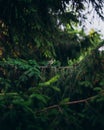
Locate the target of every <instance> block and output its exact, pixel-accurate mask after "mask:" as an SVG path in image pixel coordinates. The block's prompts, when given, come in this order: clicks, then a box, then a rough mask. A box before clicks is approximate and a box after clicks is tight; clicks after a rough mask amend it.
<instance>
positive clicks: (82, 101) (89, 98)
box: [37, 92, 104, 113]
mask: <svg viewBox="0 0 104 130" xmlns="http://www.w3.org/2000/svg"><path fill="white" fill-rule="evenodd" d="M98 95H99V94H97V95H95V96H91V97H88V98H85V99H81V100H76V101H69V102H66V103H63V104H56V105H53V106H49V107H46V108H44V109H42V110H40V111H38V112H37V113H40V112H45V111H48V110H50V109H54V108H57V109H59V108H60V107H61V106H63V105H73V104H79V103H87V102H88V101H90V100H92V99H95V98H96V97H97V96H98ZM100 95H104V92H102V93H100Z"/></svg>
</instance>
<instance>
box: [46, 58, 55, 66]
mask: <svg viewBox="0 0 104 130" xmlns="http://www.w3.org/2000/svg"><path fill="white" fill-rule="evenodd" d="M54 62H55V59H53V58H52V59H51V60H49V61H48V64H47V66H51V65H53V63H54Z"/></svg>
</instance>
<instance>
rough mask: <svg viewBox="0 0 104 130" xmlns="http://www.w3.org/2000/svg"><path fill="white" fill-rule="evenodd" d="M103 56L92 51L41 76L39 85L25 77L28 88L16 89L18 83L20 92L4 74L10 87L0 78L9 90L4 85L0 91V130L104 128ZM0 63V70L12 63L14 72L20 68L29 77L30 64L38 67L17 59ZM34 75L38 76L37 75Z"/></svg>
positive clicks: (32, 63) (33, 63)
mask: <svg viewBox="0 0 104 130" xmlns="http://www.w3.org/2000/svg"><path fill="white" fill-rule="evenodd" d="M103 57H104V56H103V54H102V55H100V53H98V52H97V51H96V50H95V51H93V52H92V53H91V55H89V56H87V57H86V58H85V59H84V60H83V61H82V62H81V63H80V64H78V65H77V66H76V67H75V66H73V68H69V70H66V71H65V70H63V71H60V72H59V74H58V75H56V76H54V77H52V78H51V79H50V80H48V81H47V80H46V79H45V80H46V81H45V82H43V81H42V79H41V81H40V83H39V84H35V85H33V84H32V82H31V80H30V78H31V76H30V77H27V78H28V79H29V80H30V82H29V85H30V86H29V87H28V88H27V87H26V85H27V84H23V86H22V88H21V89H19V87H20V86H21V83H20V84H19V85H20V86H19V85H18V87H17V88H18V90H19V91H17V89H16V87H14V86H13V81H12V79H11V78H10V75H8V77H7V78H9V86H8V85H5V84H7V83H6V82H5V81H3V80H2V79H1V81H2V82H0V84H1V85H2V84H3V83H5V84H4V86H6V87H7V88H8V89H4V87H3V89H1V93H0V117H1V118H0V129H2V130H5V129H10V130H34V129H36V130H49V129H50V130H54V129H55V130H63V129H65V130H68V129H70V130H78V129H79V130H83V129H89V130H93V129H95V130H97V129H98V128H99V130H102V129H103V128H104V116H103V115H104V112H103V108H104V105H103V104H104V79H103V77H104V67H103V66H104V63H103ZM89 62H90V64H89ZM1 63H2V67H3V71H4V70H5V69H6V70H8V69H7V66H9V67H10V66H12V68H13V67H14V66H15V67H17V71H16V72H15V71H14V73H17V72H18V71H20V70H21V71H22V72H23V76H27V75H28V76H29V75H30V73H25V72H28V70H30V68H31V69H32V67H33V66H35V68H37V67H38V65H37V63H36V62H33V61H32V62H31V61H28V62H27V61H24V60H23V61H22V60H19V59H17V60H14V59H8V60H7V61H2V62H1ZM24 63H25V64H24ZM30 65H31V66H30ZM98 66H99V67H98ZM70 69H71V70H70ZM6 70H5V71H6ZM10 71H11V70H10V69H9V70H8V71H6V72H5V73H6V74H5V75H7V74H8V73H9V74H11V73H10ZM30 72H31V71H30ZM36 73H39V72H38V70H37V69H36V70H35V72H34V75H35V74H36ZM11 75H12V74H11ZM20 75H21V73H20ZM32 76H33V75H32ZM36 76H37V78H40V76H39V77H38V74H36ZM20 79H21V76H20V78H17V81H21V80H20ZM6 80H7V79H6ZM7 82H8V81H7ZM22 82H23V83H25V82H27V79H25V78H23V80H22ZM9 87H10V89H9ZM23 87H26V88H25V89H24V88H23ZM5 90H7V91H6V92H5Z"/></svg>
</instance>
